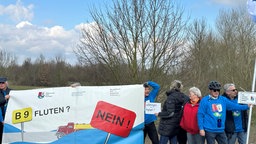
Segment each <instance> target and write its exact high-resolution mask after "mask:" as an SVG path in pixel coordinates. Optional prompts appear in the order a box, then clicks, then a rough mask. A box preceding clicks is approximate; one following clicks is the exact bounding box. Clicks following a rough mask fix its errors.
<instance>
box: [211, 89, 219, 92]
mask: <svg viewBox="0 0 256 144" xmlns="http://www.w3.org/2000/svg"><path fill="white" fill-rule="evenodd" d="M210 90H211V91H214V92H216V91H217V92H220V90H219V89H210Z"/></svg>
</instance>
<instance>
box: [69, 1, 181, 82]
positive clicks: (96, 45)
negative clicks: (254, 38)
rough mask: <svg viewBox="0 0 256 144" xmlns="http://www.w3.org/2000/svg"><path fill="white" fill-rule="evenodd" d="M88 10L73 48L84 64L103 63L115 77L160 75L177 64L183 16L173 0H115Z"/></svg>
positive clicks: (136, 78) (136, 79) (127, 79)
mask: <svg viewBox="0 0 256 144" xmlns="http://www.w3.org/2000/svg"><path fill="white" fill-rule="evenodd" d="M91 14H92V17H93V19H94V21H95V23H92V24H91V25H90V27H89V28H88V27H87V28H84V29H83V30H82V40H81V43H80V45H79V46H78V47H77V48H76V49H75V50H74V51H75V53H76V55H77V57H78V58H79V61H80V62H81V63H82V64H84V65H87V64H102V65H103V66H104V67H105V68H107V69H108V71H110V72H111V73H110V74H111V75H112V79H114V80H115V81H116V83H121V82H122V83H131V82H133V83H134V82H142V81H144V80H147V79H152V80H154V79H158V80H160V79H162V80H164V79H165V78H164V77H163V75H167V74H169V73H171V72H173V71H172V70H174V69H175V67H176V66H177V65H178V63H179V60H180V56H181V55H182V54H183V53H182V46H183V44H184V41H183V36H184V35H183V34H184V31H183V30H184V29H185V26H186V21H185V20H183V18H184V16H183V9H182V7H180V6H179V5H178V4H176V3H175V2H174V0H170V1H165V0H148V1H147V0H133V1H128V0H116V1H114V3H113V9H111V8H108V9H107V12H106V15H104V14H103V13H102V12H100V11H97V10H95V11H92V12H91Z"/></svg>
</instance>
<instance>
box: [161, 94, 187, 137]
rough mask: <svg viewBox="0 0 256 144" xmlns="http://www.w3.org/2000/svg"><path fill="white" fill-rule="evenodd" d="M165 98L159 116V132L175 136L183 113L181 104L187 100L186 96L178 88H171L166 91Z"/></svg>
mask: <svg viewBox="0 0 256 144" xmlns="http://www.w3.org/2000/svg"><path fill="white" fill-rule="evenodd" d="M166 95H167V99H166V101H165V102H164V104H163V108H162V111H161V112H160V113H159V114H158V116H159V117H160V123H159V130H158V132H159V134H160V135H163V136H169V137H171V136H175V135H177V134H178V132H179V129H180V120H181V116H182V113H183V105H184V104H185V103H186V102H187V101H188V100H189V98H188V96H186V95H185V94H184V93H182V92H180V91H179V90H176V89H172V90H170V91H167V92H166Z"/></svg>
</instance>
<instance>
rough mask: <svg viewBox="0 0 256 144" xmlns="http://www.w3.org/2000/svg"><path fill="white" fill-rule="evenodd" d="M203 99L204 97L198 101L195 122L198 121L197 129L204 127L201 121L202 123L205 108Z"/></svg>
mask: <svg viewBox="0 0 256 144" xmlns="http://www.w3.org/2000/svg"><path fill="white" fill-rule="evenodd" d="M204 99H205V98H203V99H202V100H201V101H200V104H199V108H198V112H197V123H198V127H199V130H203V129H204V125H203V123H204V116H205V110H206V107H205V100H204Z"/></svg>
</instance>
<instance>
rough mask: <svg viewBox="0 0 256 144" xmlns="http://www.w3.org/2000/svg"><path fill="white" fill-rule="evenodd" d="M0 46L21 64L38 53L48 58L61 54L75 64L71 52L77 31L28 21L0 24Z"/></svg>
mask: <svg viewBox="0 0 256 144" xmlns="http://www.w3.org/2000/svg"><path fill="white" fill-rule="evenodd" d="M0 29H1V33H0V46H1V48H2V49H7V50H8V52H10V53H12V54H14V55H15V56H17V57H18V58H20V59H19V60H20V61H18V63H19V64H21V63H22V62H23V61H24V59H25V58H31V59H32V60H35V59H36V58H38V57H39V55H40V54H43V55H44V57H45V58H46V59H47V60H49V59H55V57H56V56H62V57H63V58H64V59H65V60H66V61H67V62H68V63H70V64H75V62H76V57H75V54H74V53H73V49H74V48H75V46H76V44H77V42H78V40H79V32H77V31H76V30H75V29H72V30H65V29H64V28H63V27H62V26H53V27H39V26H36V25H33V24H32V23H30V22H28V21H22V22H20V23H19V24H17V25H16V26H13V25H5V24H0Z"/></svg>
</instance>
